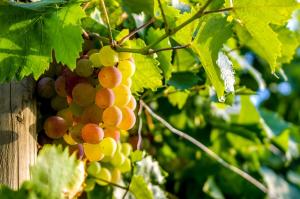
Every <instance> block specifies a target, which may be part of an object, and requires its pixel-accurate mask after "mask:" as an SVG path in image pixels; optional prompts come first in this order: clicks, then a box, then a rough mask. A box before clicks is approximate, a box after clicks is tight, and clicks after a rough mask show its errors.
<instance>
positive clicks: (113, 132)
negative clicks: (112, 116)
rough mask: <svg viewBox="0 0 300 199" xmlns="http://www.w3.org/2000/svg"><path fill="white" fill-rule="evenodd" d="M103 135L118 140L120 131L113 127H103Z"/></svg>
mask: <svg viewBox="0 0 300 199" xmlns="http://www.w3.org/2000/svg"><path fill="white" fill-rule="evenodd" d="M104 137H111V138H113V139H115V140H116V141H119V140H120V131H119V130H118V129H117V128H114V127H107V128H105V129H104Z"/></svg>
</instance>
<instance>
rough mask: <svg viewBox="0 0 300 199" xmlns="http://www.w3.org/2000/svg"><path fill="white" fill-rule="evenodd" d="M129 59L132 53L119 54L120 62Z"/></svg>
mask: <svg viewBox="0 0 300 199" xmlns="http://www.w3.org/2000/svg"><path fill="white" fill-rule="evenodd" d="M131 57H132V53H130V52H120V53H119V60H120V61H123V60H127V59H130V58H131Z"/></svg>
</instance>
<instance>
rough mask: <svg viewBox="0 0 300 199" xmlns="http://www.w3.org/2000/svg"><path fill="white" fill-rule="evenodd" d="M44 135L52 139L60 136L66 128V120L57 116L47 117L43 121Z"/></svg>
mask: <svg viewBox="0 0 300 199" xmlns="http://www.w3.org/2000/svg"><path fill="white" fill-rule="evenodd" d="M44 130H45V132H46V135H47V136H48V137H50V138H52V139H57V138H61V137H62V136H63V135H64V134H65V133H66V132H67V130H68V126H67V123H66V121H65V120H64V119H63V118H61V117H59V116H51V117H48V118H47V119H46V121H45V123H44Z"/></svg>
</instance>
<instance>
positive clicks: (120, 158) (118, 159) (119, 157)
mask: <svg viewBox="0 0 300 199" xmlns="http://www.w3.org/2000/svg"><path fill="white" fill-rule="evenodd" d="M125 160H126V156H125V155H124V154H123V153H121V152H120V151H118V150H117V151H116V153H115V155H114V156H113V157H112V158H111V160H110V162H111V164H112V165H114V166H115V167H119V166H121V165H122V164H123V163H124V162H125Z"/></svg>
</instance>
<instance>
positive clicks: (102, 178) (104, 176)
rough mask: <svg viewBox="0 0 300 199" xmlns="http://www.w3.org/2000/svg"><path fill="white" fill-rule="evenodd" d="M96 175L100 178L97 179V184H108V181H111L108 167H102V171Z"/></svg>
mask: <svg viewBox="0 0 300 199" xmlns="http://www.w3.org/2000/svg"><path fill="white" fill-rule="evenodd" d="M96 177H97V178H98V179H96V182H97V184H99V185H101V186H105V185H108V183H107V182H110V181H111V173H110V171H109V170H108V169H107V168H101V170H100V172H99V173H98V175H97V176H96ZM106 181H107V182H106Z"/></svg>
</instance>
